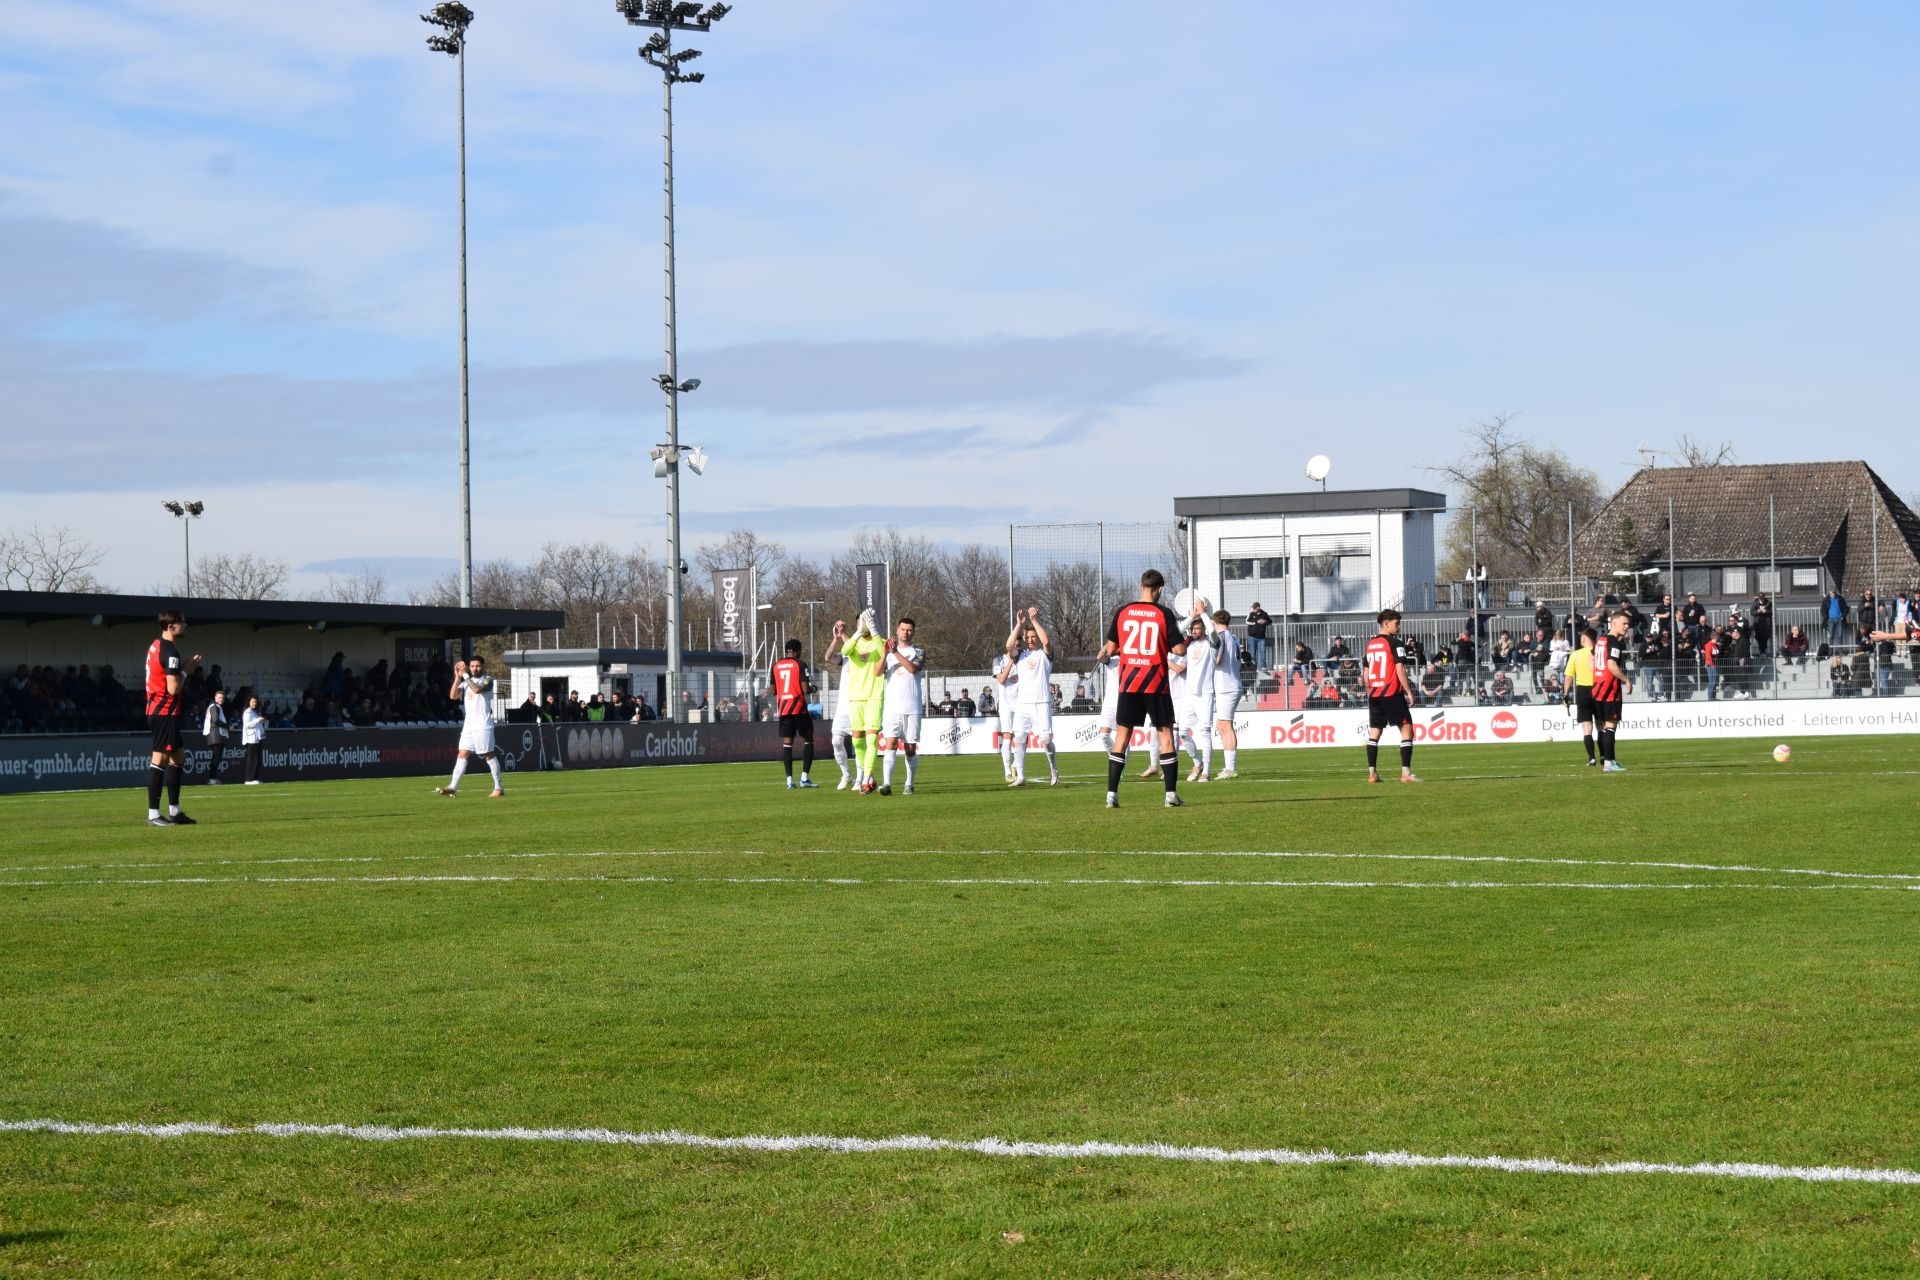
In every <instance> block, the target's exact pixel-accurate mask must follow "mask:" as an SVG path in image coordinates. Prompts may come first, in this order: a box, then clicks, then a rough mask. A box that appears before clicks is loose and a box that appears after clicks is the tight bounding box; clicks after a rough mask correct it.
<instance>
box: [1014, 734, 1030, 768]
mask: <svg viewBox="0 0 1920 1280" xmlns="http://www.w3.org/2000/svg"><path fill="white" fill-rule="evenodd" d="M1013 776H1014V777H1016V778H1024V777H1026V776H1027V735H1026V734H1024V733H1023V734H1021V735H1020V738H1019V740H1018V741H1017V742H1015V743H1014V744H1013Z"/></svg>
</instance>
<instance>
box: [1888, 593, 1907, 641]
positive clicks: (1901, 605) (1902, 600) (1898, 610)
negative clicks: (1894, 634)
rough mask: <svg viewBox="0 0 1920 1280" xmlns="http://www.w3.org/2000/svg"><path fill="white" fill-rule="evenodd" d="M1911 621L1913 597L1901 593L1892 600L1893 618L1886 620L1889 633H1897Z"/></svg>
mask: <svg viewBox="0 0 1920 1280" xmlns="http://www.w3.org/2000/svg"><path fill="white" fill-rule="evenodd" d="M1912 621H1913V597H1911V596H1909V595H1908V594H1907V593H1906V592H1904V591H1902V592H1901V593H1900V594H1899V595H1897V596H1895V597H1894V599H1893V616H1892V617H1891V618H1889V619H1888V620H1887V629H1888V630H1889V631H1898V630H1900V629H1901V628H1903V627H1905V626H1907V625H1908V624H1910V623H1911V622H1912Z"/></svg>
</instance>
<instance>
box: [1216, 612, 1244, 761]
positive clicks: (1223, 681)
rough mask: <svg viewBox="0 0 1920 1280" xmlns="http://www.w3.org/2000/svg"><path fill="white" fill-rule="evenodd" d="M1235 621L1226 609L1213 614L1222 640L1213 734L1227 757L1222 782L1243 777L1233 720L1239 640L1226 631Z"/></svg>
mask: <svg viewBox="0 0 1920 1280" xmlns="http://www.w3.org/2000/svg"><path fill="white" fill-rule="evenodd" d="M1232 621H1233V615H1232V614H1230V613H1228V612H1227V611H1226V610H1225V609H1221V610H1218V611H1217V612H1215V614H1214V615H1213V634H1214V635H1216V636H1218V637H1220V662H1219V664H1218V665H1217V666H1215V667H1214V669H1213V732H1214V736H1215V737H1217V738H1219V739H1220V751H1221V754H1222V755H1224V756H1225V757H1226V762H1225V763H1224V764H1223V765H1222V766H1221V768H1220V772H1219V773H1216V774H1214V775H1213V776H1214V777H1215V778H1216V779H1222V780H1224V779H1226V778H1237V777H1239V776H1240V770H1239V767H1238V766H1239V763H1240V737H1239V734H1238V732H1237V731H1236V730H1235V729H1234V727H1233V717H1234V716H1235V715H1236V714H1238V713H1239V710H1240V637H1239V636H1236V635H1235V634H1233V632H1232V631H1230V630H1228V629H1227V627H1228V624H1229V623H1231V622H1232Z"/></svg>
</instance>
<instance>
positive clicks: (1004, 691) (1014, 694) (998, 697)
mask: <svg viewBox="0 0 1920 1280" xmlns="http://www.w3.org/2000/svg"><path fill="white" fill-rule="evenodd" d="M1012 665H1013V659H1012V658H1009V657H1008V656H1007V655H1006V654H1004V653H1003V654H1001V655H1000V656H999V657H997V658H995V659H994V660H993V677H994V680H995V682H996V683H997V682H998V681H999V679H1000V673H1001V672H1003V671H1005V670H1006V669H1007V668H1008V667H1009V666H1012ZM993 696H994V705H995V706H996V707H998V708H999V714H1000V718H1001V719H1002V720H1004V721H1006V722H1007V723H1008V724H1012V723H1013V705H1014V702H1015V701H1016V700H1017V699H1018V698H1019V697H1020V673H1019V672H1018V671H1015V672H1014V673H1013V674H1012V675H1010V676H1008V677H1007V682H1006V683H1005V684H1001V685H998V687H997V688H995V690H994V692H993Z"/></svg>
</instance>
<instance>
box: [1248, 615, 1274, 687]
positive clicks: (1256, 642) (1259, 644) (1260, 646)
mask: <svg viewBox="0 0 1920 1280" xmlns="http://www.w3.org/2000/svg"><path fill="white" fill-rule="evenodd" d="M1272 626H1273V618H1272V616H1271V615H1269V614H1268V613H1267V611H1266V610H1265V609H1262V608H1261V607H1260V602H1259V601H1258V600H1255V601H1254V602H1253V608H1251V609H1249V610H1247V651H1248V652H1249V653H1251V654H1252V655H1253V669H1254V671H1255V672H1256V673H1257V674H1259V675H1264V674H1266V670H1267V632H1268V630H1269V628H1271V627H1272Z"/></svg>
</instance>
